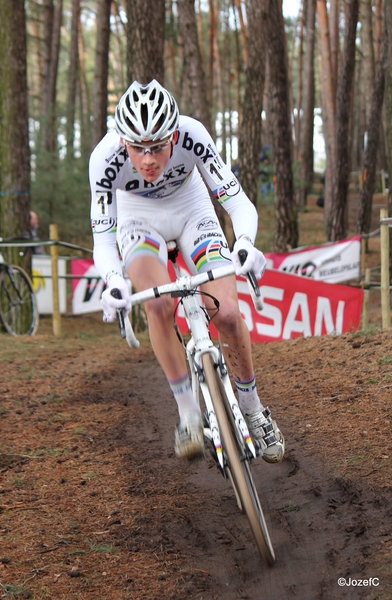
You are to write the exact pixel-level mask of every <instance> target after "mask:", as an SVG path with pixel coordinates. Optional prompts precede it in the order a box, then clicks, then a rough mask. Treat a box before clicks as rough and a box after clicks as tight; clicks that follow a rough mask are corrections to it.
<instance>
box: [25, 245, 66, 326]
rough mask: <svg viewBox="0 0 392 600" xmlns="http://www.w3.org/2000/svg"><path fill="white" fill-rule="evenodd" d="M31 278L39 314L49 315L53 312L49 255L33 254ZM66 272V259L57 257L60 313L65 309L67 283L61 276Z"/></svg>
mask: <svg viewBox="0 0 392 600" xmlns="http://www.w3.org/2000/svg"><path fill="white" fill-rule="evenodd" d="M31 268H32V276H33V277H32V279H33V286H34V291H35V295H36V297H37V304H38V312H39V314H40V315H51V314H52V313H53V294H52V263H51V258H50V256H45V255H39V254H36V255H33V257H32V262H31ZM66 273H67V261H66V260H65V259H64V258H59V259H58V274H59V309H60V313H65V312H66V310H67V284H66V280H65V279H60V277H61V276H64V275H66Z"/></svg>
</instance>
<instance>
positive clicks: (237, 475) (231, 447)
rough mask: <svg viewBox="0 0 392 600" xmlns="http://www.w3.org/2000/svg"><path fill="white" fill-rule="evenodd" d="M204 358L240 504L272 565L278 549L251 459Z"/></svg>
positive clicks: (210, 364) (211, 365)
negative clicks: (252, 470)
mask: <svg viewBox="0 0 392 600" xmlns="http://www.w3.org/2000/svg"><path fill="white" fill-rule="evenodd" d="M202 362H203V368H204V375H205V378H206V383H207V385H208V389H209V391H210V395H211V398H212V401H213V405H214V409H215V414H216V418H217V420H218V424H219V429H220V433H221V436H222V440H223V447H224V451H225V455H226V459H227V470H228V472H229V478H230V480H231V482H232V484H233V488H234V491H235V494H236V498H237V503H238V506H239V507H240V509H241V510H242V512H244V513H245V514H246V516H247V518H248V521H249V525H250V528H251V531H252V534H253V536H254V538H255V540H256V544H257V547H258V548H259V551H260V553H261V555H262V556H263V558H264V560H265V561H266V563H267V564H268V565H272V564H273V563H274V562H275V552H274V549H273V547H272V544H271V540H270V536H269V533H268V529H267V525H266V522H265V519H264V514H263V510H262V508H261V505H260V501H259V497H258V494H257V490H256V486H255V484H254V481H253V478H252V474H251V472H250V464H249V459H248V458H247V457H246V456H245V454H244V452H243V449H242V444H240V443H239V441H238V440H237V437H236V434H235V432H234V427H233V425H232V424H231V422H230V420H229V418H228V413H227V412H226V408H225V404H224V400H223V398H222V390H221V389H220V385H219V379H218V377H217V374H216V372H215V366H214V362H213V360H212V357H211V356H210V355H209V354H203V356H202Z"/></svg>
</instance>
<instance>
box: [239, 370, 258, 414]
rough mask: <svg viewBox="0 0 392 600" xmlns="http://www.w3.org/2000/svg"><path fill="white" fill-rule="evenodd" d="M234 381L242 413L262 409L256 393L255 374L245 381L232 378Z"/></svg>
mask: <svg viewBox="0 0 392 600" xmlns="http://www.w3.org/2000/svg"><path fill="white" fill-rule="evenodd" d="M234 382H235V385H236V388H237V392H238V402H239V404H240V409H241V410H242V412H243V413H245V414H249V413H252V412H254V411H255V410H260V408H261V410H264V406H263V405H262V404H261V402H260V398H259V396H258V394H257V388H256V378H255V376H253V377H252V378H251V379H248V380H245V381H241V380H240V379H236V378H234Z"/></svg>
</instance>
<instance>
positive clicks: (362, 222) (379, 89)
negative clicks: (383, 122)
mask: <svg viewBox="0 0 392 600" xmlns="http://www.w3.org/2000/svg"><path fill="white" fill-rule="evenodd" d="M384 56H385V54H384V46H382V49H381V54H380V58H379V61H378V63H377V71H376V80H375V83H374V86H373V95H372V99H371V100H372V101H371V109H370V118H369V126H368V143H367V147H366V150H365V157H364V164H363V172H362V193H361V203H360V207H359V214H358V222H357V232H358V233H369V231H370V225H371V219H372V204H373V194H374V187H375V181H376V167H377V147H378V140H379V134H380V114H381V109H382V105H383V101H384V89H385V62H384Z"/></svg>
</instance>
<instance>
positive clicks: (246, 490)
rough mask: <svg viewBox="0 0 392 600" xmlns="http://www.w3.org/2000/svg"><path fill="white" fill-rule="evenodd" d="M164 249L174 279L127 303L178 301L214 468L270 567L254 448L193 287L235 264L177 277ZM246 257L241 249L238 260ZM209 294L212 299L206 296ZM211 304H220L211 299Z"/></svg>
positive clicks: (131, 336) (132, 340) (124, 325)
mask: <svg viewBox="0 0 392 600" xmlns="http://www.w3.org/2000/svg"><path fill="white" fill-rule="evenodd" d="M168 251H169V259H170V260H171V262H172V264H173V267H174V272H175V275H176V280H175V281H174V282H172V283H170V284H165V285H161V286H159V287H156V288H151V289H147V290H144V291H142V292H136V293H133V294H131V301H132V306H134V305H137V304H141V303H143V302H146V301H148V300H153V299H154V298H159V297H160V296H162V295H164V294H170V295H171V296H172V297H173V298H177V299H178V303H177V306H176V308H175V314H176V311H177V309H178V306H179V305H180V304H181V305H182V308H183V310H184V314H185V317H186V319H187V322H188V327H189V331H190V333H191V336H190V338H189V341H188V342H187V343H185V342H184V341H183V340H182V337H181V334H180V333H179V331H178V328H177V327H176V323H175V314H174V326H175V327H176V331H177V335H178V337H179V338H180V340H181V341H182V343H183V346H184V349H185V352H186V357H187V361H188V365H189V368H190V372H191V383H192V389H193V393H194V394H195V398H196V399H197V401H198V402H199V403H200V401H201V396H202V397H203V400H204V406H205V413H204V436H205V438H206V440H207V444H208V445H209V448H210V452H211V454H212V456H213V457H214V459H215V461H216V464H217V466H218V468H219V471H220V472H221V474H222V475H223V476H224V477H225V478H226V479H229V481H230V483H231V485H232V487H233V490H234V493H235V497H236V501H237V504H238V507H239V509H240V511H241V512H242V513H245V515H246V516H247V518H248V521H249V525H250V528H251V531H252V534H253V536H254V538H255V541H256V545H257V547H258V549H259V551H260V553H261V555H262V557H263V558H264V560H265V561H266V562H267V564H268V565H270V566H271V565H272V564H273V563H274V562H275V553H274V549H273V547H272V543H271V539H270V536H269V533H268V529H267V525H266V522H265V518H264V514H263V510H262V508H261V505H260V500H259V497H258V493H257V489H256V486H255V484H254V481H253V478H252V474H251V468H250V467H251V462H252V460H253V459H254V458H256V449H255V446H254V444H253V441H252V438H251V436H250V434H249V430H248V427H247V424H246V422H245V418H244V416H243V414H242V412H241V410H240V407H239V404H238V401H237V399H236V397H235V395H234V392H233V389H232V386H231V383H230V378H229V373H228V369H227V367H226V363H225V361H224V357H223V354H222V352H221V350H220V348H219V345H216V344H214V343H213V341H212V340H211V337H210V334H209V323H210V320H211V319H210V316H209V315H208V313H207V311H206V310H205V309H204V308H203V306H202V304H201V302H200V301H199V299H200V297H201V296H202V295H203V292H201V291H198V290H197V288H198V286H200V285H202V284H203V283H206V282H207V281H211V280H215V279H218V278H221V277H226V276H228V275H232V274H233V273H234V267H233V265H229V266H225V267H220V268H217V269H214V270H212V271H207V272H206V273H201V274H199V275H194V276H189V277H188V276H182V275H181V272H180V269H179V266H178V264H177V261H176V258H177V254H178V249H177V247H176V245H175V242H169V244H168ZM245 258H246V252H245V255H244V256H243V257H242V262H244V260H245ZM247 279H248V282H249V288H250V292H251V295H252V298H253V301H254V303H255V306H256V308H258V309H259V310H261V308H262V305H261V296H260V290H259V288H258V284H257V280H256V278H255V276H254V274H253V273H252V272H250V273H249V274H248V276H247ZM112 294H113V295H114V296H115V297H116V298H121V294H120V291H119V290H117V289H115V290H112ZM209 297H210V298H211V295H209ZM215 304H216V305H217V307H218V306H219V303H218V301H217V300H216V299H215ZM117 317H118V322H119V326H120V332H121V336H122V337H123V338H126V340H127V342H128V345H129V346H130V347H132V348H138V347H139V341H138V340H137V338H136V336H135V333H134V331H133V329H132V326H131V323H130V321H129V319H128V318H124V314H123V310H121V309H120V310H118V311H117ZM200 391H201V394H200Z"/></svg>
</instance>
